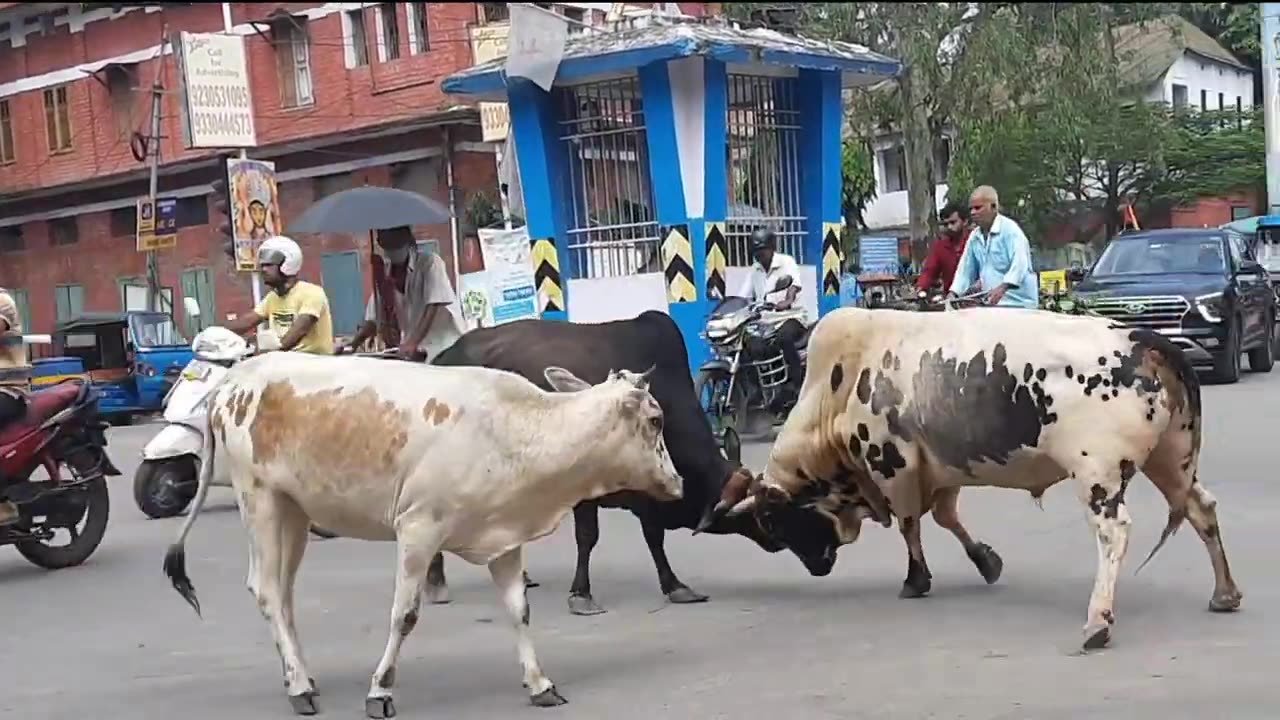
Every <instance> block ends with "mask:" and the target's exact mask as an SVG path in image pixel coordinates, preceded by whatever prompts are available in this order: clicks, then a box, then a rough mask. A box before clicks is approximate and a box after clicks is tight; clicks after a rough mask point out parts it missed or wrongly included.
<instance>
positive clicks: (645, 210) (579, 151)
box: [559, 77, 662, 278]
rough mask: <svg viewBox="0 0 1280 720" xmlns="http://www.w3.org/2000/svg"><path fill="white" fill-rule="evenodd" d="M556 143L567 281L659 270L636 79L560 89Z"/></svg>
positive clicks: (644, 138) (652, 206)
mask: <svg viewBox="0 0 1280 720" xmlns="http://www.w3.org/2000/svg"><path fill="white" fill-rule="evenodd" d="M561 117H562V118H563V119H562V120H560V123H559V124H560V141H561V142H562V143H563V144H564V149H565V154H566V156H567V158H568V166H569V168H568V169H569V173H568V175H569V178H568V179H569V195H570V202H569V206H570V218H569V229H568V241H569V242H568V244H569V255H570V258H569V261H570V262H571V263H572V267H573V275H572V276H573V277H580V278H601V277H620V276H621V277H625V276H628V275H634V274H636V273H642V272H660V271H661V269H662V263H661V259H660V258H659V257H658V246H659V238H658V223H657V220H656V217H655V214H654V201H653V189H652V186H651V183H650V177H649V147H648V138H647V137H646V134H645V125H644V111H643V104H642V102H641V100H640V87H639V81H638V80H637V79H636V78H634V77H632V78H625V79H621V80H610V81H606V82H600V83H591V84H587V85H579V86H576V87H570V88H565V89H564V90H562V91H561Z"/></svg>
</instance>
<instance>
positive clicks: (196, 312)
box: [182, 297, 200, 318]
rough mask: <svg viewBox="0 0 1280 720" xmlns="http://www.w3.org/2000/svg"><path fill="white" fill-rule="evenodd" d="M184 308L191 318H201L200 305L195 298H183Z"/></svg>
mask: <svg viewBox="0 0 1280 720" xmlns="http://www.w3.org/2000/svg"><path fill="white" fill-rule="evenodd" d="M182 307H183V308H184V309H185V310H186V311H187V315H188V316H189V317H193V318H198V317H200V303H199V302H198V301H196V299H195V298H193V297H184V298H182Z"/></svg>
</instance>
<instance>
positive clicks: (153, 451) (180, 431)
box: [142, 424, 204, 460]
mask: <svg viewBox="0 0 1280 720" xmlns="http://www.w3.org/2000/svg"><path fill="white" fill-rule="evenodd" d="M203 448H204V434H203V433H201V432H200V431H198V430H196V429H195V428H192V427H188V426H186V425H176V424H174V425H166V426H165V428H164V429H163V430H161V431H160V432H158V433H156V436H155V437H153V438H151V441H150V442H148V443H147V444H146V446H144V447H143V448H142V459H143V460H164V459H167V458H173V457H178V456H181V455H195V456H196V457H199V456H200V451H201V450H202V449H203Z"/></svg>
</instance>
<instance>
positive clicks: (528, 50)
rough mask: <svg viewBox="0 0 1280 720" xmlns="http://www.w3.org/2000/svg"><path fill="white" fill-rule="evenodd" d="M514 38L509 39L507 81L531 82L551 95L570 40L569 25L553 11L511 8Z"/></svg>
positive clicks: (531, 7) (522, 6)
mask: <svg viewBox="0 0 1280 720" xmlns="http://www.w3.org/2000/svg"><path fill="white" fill-rule="evenodd" d="M507 8H508V10H507V12H509V13H510V15H511V35H510V36H509V37H508V38H507V65H506V72H507V76H508V77H523V78H528V79H529V80H532V81H533V82H534V83H535V84H536V85H537V86H538V87H540V88H542V89H543V90H546V91H547V92H551V84H552V83H553V82H555V79H556V70H558V69H559V68H560V60H561V58H563V57H564V44H565V42H566V41H567V40H568V39H569V23H567V22H565V19H564V18H562V17H560V16H559V15H557V14H555V13H554V12H552V11H550V10H543V9H542V8H539V7H537V6H535V5H523V4H514V3H513V4H510V5H508V6H507Z"/></svg>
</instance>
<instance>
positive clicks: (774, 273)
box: [738, 228, 809, 395]
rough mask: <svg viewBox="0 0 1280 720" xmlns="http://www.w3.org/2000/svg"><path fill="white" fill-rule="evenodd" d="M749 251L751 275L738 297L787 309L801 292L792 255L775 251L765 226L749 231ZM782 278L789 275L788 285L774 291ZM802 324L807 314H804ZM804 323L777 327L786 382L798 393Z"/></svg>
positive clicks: (793, 321) (775, 243) (789, 322)
mask: <svg viewBox="0 0 1280 720" xmlns="http://www.w3.org/2000/svg"><path fill="white" fill-rule="evenodd" d="M751 254H752V255H753V256H754V257H755V262H754V263H753V264H752V265H751V274H750V275H748V276H747V278H746V280H745V281H743V283H742V287H741V289H740V290H738V296H739V297H745V298H748V299H749V300H751V301H752V302H768V303H770V304H772V305H773V307H774V309H776V310H789V309H791V307H792V305H793V304H794V303H795V301H796V298H797V297H799V295H800V288H801V286H802V283H801V281H800V267H799V265H797V264H796V260H795V258H793V257H791V256H790V255H787V254H786V253H780V252H778V238H777V236H776V235H774V232H773V231H772V230H770V229H768V228H760V229H758V230H756V231H755V232H753V233H751ZM784 277H789V278H791V285H790V287H788V288H787V289H786V290H783V291H780V292H774V291H773V288H775V287H777V284H778V281H779V280H781V279H782V278H784ZM804 318H805V323H807V322H808V320H809V318H808V313H807V312H805V313H804ZM804 333H805V324H804V323H801V322H800V321H799V320H796V319H788V320H787V321H785V322H783V323H782V325H780V326H779V327H778V332H777V335H776V337H777V339H778V342H779V344H780V345H781V346H782V357H783V359H785V360H786V361H787V376H788V378H789V381H788V385H790V390H791V391H792V393H793V394H795V395H798V394H799V390H800V387H799V382H800V377H801V376H802V375H803V372H804V370H803V368H802V367H801V364H800V350H799V348H798V347H797V343H798V341H799V340H800V338H802V337H804Z"/></svg>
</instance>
